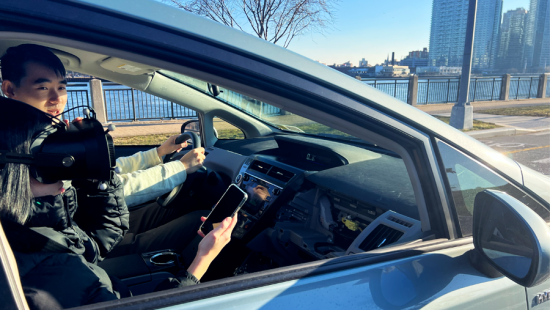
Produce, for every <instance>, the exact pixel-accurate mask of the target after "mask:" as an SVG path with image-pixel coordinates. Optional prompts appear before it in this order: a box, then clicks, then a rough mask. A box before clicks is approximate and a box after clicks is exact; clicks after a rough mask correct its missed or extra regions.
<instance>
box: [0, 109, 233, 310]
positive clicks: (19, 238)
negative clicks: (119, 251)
mask: <svg viewBox="0 0 550 310" xmlns="http://www.w3.org/2000/svg"><path fill="white" fill-rule="evenodd" d="M0 103H1V104H2V106H3V107H4V108H5V109H7V110H8V111H10V112H11V113H1V114H0V150H7V152H9V153H18V154H31V150H30V148H31V137H33V135H34V134H35V133H36V132H37V131H40V130H42V129H43V128H45V127H46V126H47V125H48V124H50V123H51V120H50V118H48V117H46V116H45V115H44V113H43V112H41V111H39V110H37V109H35V108H33V107H31V106H29V105H27V104H24V103H21V102H18V101H13V100H8V99H5V98H0ZM13 115H24V116H25V117H24V118H21V119H18V118H16V117H13ZM73 184H74V187H73V186H70V187H68V188H65V187H64V185H63V182H62V181H57V182H55V183H52V184H44V183H41V182H39V181H38V180H36V179H35V178H33V177H32V176H31V174H30V169H29V165H28V164H25V163H6V164H2V165H1V166H0V189H1V196H0V220H1V221H2V227H3V228H4V231H5V233H6V236H7V238H8V240H9V243H10V246H11V248H12V250H13V254H14V256H15V259H16V262H17V266H18V271H19V275H20V279H21V284H22V286H23V291H24V293H25V297H26V299H27V302H28V305H29V307H30V309H44V310H53V309H62V308H71V307H77V306H82V305H87V304H92V303H97V302H102V301H109V300H115V299H117V298H120V297H129V292H128V291H127V288H125V287H124V284H122V283H120V282H119V281H116V280H115V279H110V278H109V276H108V275H107V273H106V272H105V271H104V270H103V269H101V268H100V267H99V266H97V265H96V264H97V262H98V261H100V260H101V259H103V258H104V257H105V256H106V255H107V254H108V253H109V251H111V250H112V249H113V248H114V247H115V246H116V245H117V243H118V242H119V241H120V240H121V239H122V236H123V235H124V233H125V232H126V231H127V229H128V217H129V215H128V209H127V207H126V204H125V203H124V198H123V195H122V184H121V182H120V179H119V178H118V177H116V176H115V174H114V173H113V172H111V178H110V180H109V182H108V183H106V184H107V188H106V189H100V188H98V186H97V183H96V182H94V181H91V180H75V181H74V182H73ZM236 222H237V218H236V217H234V218H232V219H231V218H226V219H225V220H224V221H222V223H221V225H220V226H218V227H217V228H216V229H214V230H213V231H211V232H210V233H209V234H208V235H206V236H205V237H204V238H203V239H202V240H201V242H200V243H199V245H198V251H197V254H196V256H195V259H194V260H193V262H192V263H191V264H190V266H189V267H188V268H187V270H186V272H185V273H184V274H181V276H178V277H177V278H176V279H173V280H172V283H177V286H179V287H182V286H187V285H193V284H195V283H198V281H199V280H200V278H201V277H202V276H203V275H204V273H205V271H206V270H207V268H208V266H209V265H210V263H211V262H212V260H213V259H214V258H215V257H216V256H217V255H218V254H219V253H220V251H221V249H222V248H223V247H224V246H225V245H226V244H227V243H228V242H229V240H230V237H231V232H232V230H233V228H234V227H235V224H236ZM176 238H177V236H176ZM117 284H118V285H117ZM124 293H125V294H126V295H124Z"/></svg>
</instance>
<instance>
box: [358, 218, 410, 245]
mask: <svg viewBox="0 0 550 310" xmlns="http://www.w3.org/2000/svg"><path fill="white" fill-rule="evenodd" d="M401 236H403V232H401V231H399V230H395V229H393V228H391V227H388V226H386V225H383V224H380V225H378V226H377V227H376V228H375V229H374V230H373V231H372V232H371V233H370V234H369V235H368V236H367V238H366V239H365V240H364V241H363V242H361V245H359V248H360V249H361V250H363V251H365V252H367V251H370V250H374V249H378V248H381V247H383V246H386V245H388V244H392V243H394V242H396V241H397V240H399V238H401Z"/></svg>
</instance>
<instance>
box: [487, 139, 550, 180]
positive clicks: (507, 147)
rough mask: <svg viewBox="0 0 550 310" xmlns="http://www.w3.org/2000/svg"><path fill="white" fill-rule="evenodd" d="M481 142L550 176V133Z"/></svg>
mask: <svg viewBox="0 0 550 310" xmlns="http://www.w3.org/2000/svg"><path fill="white" fill-rule="evenodd" d="M479 141H481V142H483V143H485V144H486V145H488V146H490V147H492V148H494V149H495V150H497V151H499V152H501V153H503V154H505V155H507V156H509V157H510V158H512V159H514V160H515V161H517V162H519V163H521V164H523V165H525V166H527V167H529V168H531V169H534V170H536V171H538V172H541V173H542V174H545V175H548V176H550V131H544V132H539V133H533V134H526V135H518V136H508V137H494V138H487V139H479Z"/></svg>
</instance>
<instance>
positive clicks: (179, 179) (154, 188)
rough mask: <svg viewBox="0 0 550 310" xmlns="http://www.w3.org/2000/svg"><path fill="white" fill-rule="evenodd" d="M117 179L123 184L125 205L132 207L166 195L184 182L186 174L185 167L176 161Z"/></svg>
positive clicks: (120, 176) (121, 175) (120, 175)
mask: <svg viewBox="0 0 550 310" xmlns="http://www.w3.org/2000/svg"><path fill="white" fill-rule="evenodd" d="M118 177H119V179H120V181H121V182H122V184H123V188H124V197H125V199H126V204H127V205H128V207H133V206H136V205H139V204H142V203H145V202H147V201H151V200H153V199H155V198H157V197H159V196H161V195H163V194H166V193H168V192H169V191H171V190H172V189H173V188H174V187H176V186H177V185H179V184H181V183H183V182H185V179H186V178H187V173H186V171H185V166H184V165H183V164H182V163H181V162H180V161H179V160H176V161H173V162H169V163H167V164H162V165H157V166H155V167H152V168H149V169H146V170H138V171H134V172H131V173H125V174H119V175H118Z"/></svg>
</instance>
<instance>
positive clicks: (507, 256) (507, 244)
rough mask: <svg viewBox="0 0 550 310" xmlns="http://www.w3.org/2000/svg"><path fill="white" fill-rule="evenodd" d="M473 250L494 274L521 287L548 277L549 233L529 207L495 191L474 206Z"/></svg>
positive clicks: (481, 196)
mask: <svg viewBox="0 0 550 310" xmlns="http://www.w3.org/2000/svg"><path fill="white" fill-rule="evenodd" d="M473 238H474V246H475V250H476V251H477V252H478V254H480V255H481V256H482V257H484V258H485V260H486V261H488V262H489V264H490V265H492V266H493V267H494V268H495V269H496V270H498V271H499V272H501V273H502V274H503V275H505V276H506V277H507V278H509V279H510V280H512V281H514V282H516V283H517V284H519V285H521V286H524V287H531V286H535V285H537V284H540V283H542V282H544V281H545V280H546V279H548V278H549V277H550V229H549V228H548V226H547V224H546V223H545V222H544V220H543V219H542V218H541V217H540V216H538V215H537V214H536V213H535V212H534V211H533V210H531V209H530V208H529V207H527V206H526V205H524V204H523V203H521V202H520V201H518V200H517V199H515V198H513V197H511V196H509V195H508V194H506V193H504V192H500V191H495V190H485V191H483V192H480V193H479V194H477V196H476V198H475V202H474V227H473Z"/></svg>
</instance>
